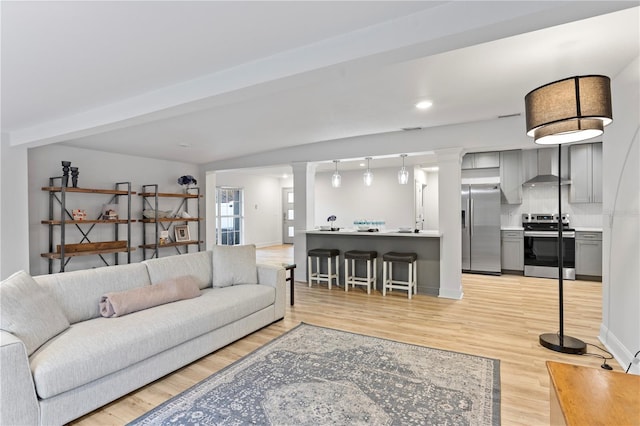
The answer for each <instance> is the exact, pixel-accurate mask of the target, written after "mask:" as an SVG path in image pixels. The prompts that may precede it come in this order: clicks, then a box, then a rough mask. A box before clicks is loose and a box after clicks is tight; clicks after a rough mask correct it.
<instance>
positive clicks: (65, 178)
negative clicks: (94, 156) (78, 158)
mask: <svg viewBox="0 0 640 426" xmlns="http://www.w3.org/2000/svg"><path fill="white" fill-rule="evenodd" d="M69 166H71V161H62V183H61V184H60V186H65V187H66V186H69Z"/></svg>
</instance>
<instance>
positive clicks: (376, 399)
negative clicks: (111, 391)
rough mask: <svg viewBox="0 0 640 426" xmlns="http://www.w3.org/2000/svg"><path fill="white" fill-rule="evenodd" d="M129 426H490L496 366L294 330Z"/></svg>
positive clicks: (328, 332) (313, 329)
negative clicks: (257, 425)
mask: <svg viewBox="0 0 640 426" xmlns="http://www.w3.org/2000/svg"><path fill="white" fill-rule="evenodd" d="M129 424H130V425H181V424H183V425H194V424H200V425H244V424H260V425H269V424H271V425H410V424H415V425H499V424H500V361H499V360H496V359H490V358H482V357H478V356H473V355H467V354H462V353H457V352H449V351H442V350H438V349H432V348H427V347H423V346H415V345H409V344H405V343H399V342H395V341H392V340H386V339H379V338H375V337H369V336H363V335H360V334H353V333H347V332H343V331H337V330H332V329H328V328H323V327H317V326H313V325H308V324H301V325H299V326H298V327H296V328H294V329H293V330H291V331H289V332H288V333H286V334H284V335H282V336H281V337H279V338H277V339H275V340H273V341H271V342H270V343H268V344H266V345H265V346H263V347H261V348H260V349H258V350H256V351H254V352H253V353H251V354H249V355H247V356H245V357H244V358H242V359H240V360H238V361H236V362H235V363H233V364H231V365H230V366H228V367H226V368H225V369H223V370H221V371H219V372H217V373H215V374H213V375H212V376H210V377H209V378H207V379H205V380H203V381H202V382H200V383H198V384H197V385H195V386H193V387H192V388H190V389H188V390H186V391H184V392H182V393H181V394H180V395H177V396H176V397H174V398H172V399H170V400H169V401H167V402H165V403H163V404H162V405H160V406H158V407H157V408H155V409H153V410H152V411H150V412H148V413H147V414H145V415H143V416H141V417H139V418H138V419H136V420H134V421H133V422H131V423H129Z"/></svg>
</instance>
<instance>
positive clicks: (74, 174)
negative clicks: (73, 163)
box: [71, 167, 80, 188]
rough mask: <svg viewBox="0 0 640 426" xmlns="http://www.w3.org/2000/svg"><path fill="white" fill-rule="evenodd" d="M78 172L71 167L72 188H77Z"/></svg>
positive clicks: (75, 168)
mask: <svg viewBox="0 0 640 426" xmlns="http://www.w3.org/2000/svg"><path fill="white" fill-rule="evenodd" d="M79 174H80V172H79V171H78V168H77V167H71V182H72V183H73V187H74V188H77V187H78V175H79Z"/></svg>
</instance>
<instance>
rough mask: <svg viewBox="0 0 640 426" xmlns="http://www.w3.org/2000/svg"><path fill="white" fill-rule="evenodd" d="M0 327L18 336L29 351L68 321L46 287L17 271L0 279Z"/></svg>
mask: <svg viewBox="0 0 640 426" xmlns="http://www.w3.org/2000/svg"><path fill="white" fill-rule="evenodd" d="M0 328H1V329H2V330H4V331H8V332H9V333H12V334H13V335H14V336H16V337H18V338H19V339H20V340H22V342H23V343H24V345H25V346H26V348H27V354H28V355H31V354H32V353H33V352H35V351H36V349H38V348H39V347H40V346H42V345H43V344H44V343H46V342H47V341H48V340H49V339H51V338H52V337H53V336H56V335H57V334H59V333H61V332H62V331H64V330H66V329H67V328H69V321H68V320H67V317H66V315H65V314H64V312H63V311H62V308H61V307H60V306H58V303H57V302H56V301H55V300H54V298H53V297H52V296H51V294H49V292H48V291H47V289H46V288H44V287H42V286H41V285H39V284H38V283H37V282H36V281H35V280H34V279H33V278H32V277H31V276H30V275H29V274H27V273H26V272H24V271H20V272H16V273H15V274H13V275H11V276H10V277H9V278H7V279H6V280H4V281H2V282H1V283H0Z"/></svg>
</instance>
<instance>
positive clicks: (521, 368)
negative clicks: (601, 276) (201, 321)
mask: <svg viewBox="0 0 640 426" xmlns="http://www.w3.org/2000/svg"><path fill="white" fill-rule="evenodd" d="M258 259H259V261H265V262H286V261H289V262H290V261H292V259H293V250H292V247H291V246H278V247H271V248H266V249H261V250H258ZM296 278H297V279H301V278H303V277H301V276H297V277H296ZM462 280H463V289H464V298H463V299H462V300H450V299H440V298H437V297H430V296H422V295H417V296H416V297H414V298H413V299H412V300H407V298H406V295H405V296H403V295H402V292H399V291H397V292H394V293H392V294H391V295H387V296H386V297H383V296H382V295H381V293H380V292H376V293H375V294H371V295H367V294H366V291H363V290H362V289H356V290H355V291H349V292H348V293H345V292H344V289H342V288H335V287H334V288H333V289H332V290H328V289H327V288H326V287H318V286H315V285H314V287H312V288H309V287H307V285H306V283H303V282H297V283H296V284H295V291H296V293H295V305H294V306H289V304H288V301H287V312H286V316H285V319H284V320H282V321H278V322H277V323H275V324H272V325H270V326H269V327H266V328H264V329H262V330H259V331H257V332H255V333H253V334H251V335H249V336H247V337H245V338H244V339H242V340H240V341H237V342H235V343H233V344H231V345H229V346H227V347H225V348H223V349H220V350H218V351H216V352H214V353H212V354H210V355H208V356H206V357H204V358H201V359H200V360H198V361H196V362H194V363H193V364H190V365H189V366H187V367H184V368H182V369H181V370H178V371H176V372H175V373H173V374H170V375H168V376H166V377H164V378H162V379H160V380H158V381H156V382H154V383H152V384H150V385H148V386H145V387H143V388H141V389H139V390H137V391H135V392H133V393H131V394H129V395H127V396H125V397H123V398H121V399H119V400H117V401H115V402H113V403H111V404H109V405H107V406H105V407H103V408H101V409H99V410H96V411H94V412H93V413H90V414H89V415H87V416H85V417H83V418H81V419H79V420H78V421H76V422H74V424H77V425H116V424H124V423H126V422H128V421H131V420H133V419H134V418H136V417H138V416H140V415H142V414H144V413H145V412H147V411H148V410H150V409H152V408H153V407H155V406H157V405H158V404H160V403H162V402H163V401H165V400H167V399H168V398H170V397H172V396H174V395H176V394H178V393H180V392H181V391H183V390H185V389H187V388H188V387H190V386H192V385H194V384H196V383H198V382H199V381H201V380H202V379H204V378H206V377H208V376H209V375H211V374H212V373H214V372H216V371H218V370H219V369H221V368H223V367H225V366H227V365H229V364H230V363H232V362H234V361H236V360H237V359H239V358H241V357H242V356H244V355H246V354H248V353H249V352H251V351H253V350H255V349H257V348H258V347H260V346H262V345H263V344H265V343H267V342H269V341H270V340H272V339H273V338H275V337H276V336H279V335H280V334H282V333H284V332H286V331H287V330H289V329H291V328H293V327H295V326H296V325H298V324H299V323H300V322H306V323H310V324H316V325H321V326H326V327H331V328H336V329H342V330H347V331H352V332H357V333H362V334H367V335H371V336H378V337H384V338H389V339H394V340H398V341H401V342H407V343H412V344H418V345H424V346H430V347H433V348H440V349H446V350H452V351H458V352H465V353H469V354H474V355H480V356H486V357H491V358H497V359H499V360H500V375H501V380H500V381H501V391H502V398H501V404H502V407H501V411H502V424H503V425H547V424H549V378H548V374H547V370H546V367H545V361H546V360H555V361H559V362H566V363H574V364H579V365H585V366H592V367H595V368H599V366H600V365H601V364H602V360H601V359H600V358H596V357H591V356H575V355H565V354H558V353H555V352H553V351H550V350H547V349H544V348H542V347H541V346H540V345H539V344H538V335H539V334H541V333H549V332H555V331H557V328H558V307H557V282H556V281H555V280H549V279H538V278H529V277H520V276H512V275H503V276H500V277H493V276H483V275H471V274H464V275H463V278H462ZM287 298H288V293H287ZM600 322H601V284H600V283H594V282H586V281H569V282H567V281H565V333H566V334H567V335H571V336H574V337H577V338H580V339H583V340H584V341H586V342H588V343H593V344H598V345H600V343H599V341H598V340H597V335H598V331H599V326H600ZM588 350H589V352H597V353H600V351H598V350H596V349H595V348H593V347H592V346H589V347H588ZM609 364H611V365H612V366H613V367H614V369H615V370H622V369H621V368H620V366H619V365H618V364H617V363H616V362H615V361H613V360H611V361H609Z"/></svg>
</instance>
